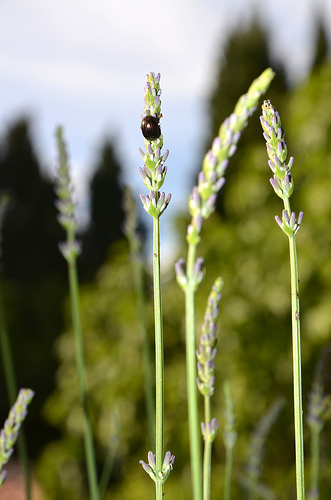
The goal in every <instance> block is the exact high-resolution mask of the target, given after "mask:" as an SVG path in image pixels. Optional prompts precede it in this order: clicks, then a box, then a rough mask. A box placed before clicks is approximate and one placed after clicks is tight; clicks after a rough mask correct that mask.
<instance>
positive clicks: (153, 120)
mask: <svg viewBox="0 0 331 500" xmlns="http://www.w3.org/2000/svg"><path fill="white" fill-rule="evenodd" d="M160 96H161V88H160V73H158V74H157V75H155V73H149V74H148V75H147V83H146V87H145V105H144V113H143V116H142V117H141V118H142V122H141V130H142V133H143V136H144V138H145V148H146V153H144V152H143V151H142V150H141V149H140V150H139V151H140V155H141V157H142V160H143V162H144V167H143V168H139V173H140V175H141V178H142V180H143V182H144V184H145V186H146V187H147V189H149V194H148V195H146V196H143V195H140V198H141V201H142V204H143V207H144V209H145V210H146V212H147V213H148V214H149V215H151V216H152V217H153V287H154V323H155V381H156V400H155V404H156V412H155V415H156V416H155V429H156V431H155V454H153V452H151V451H150V452H149V453H148V464H146V463H145V462H144V461H143V460H141V461H140V463H141V465H142V467H143V468H144V470H145V471H146V472H147V473H148V474H149V476H150V477H151V478H152V479H153V481H154V482H155V493H156V500H161V499H162V498H163V484H164V482H165V481H166V480H167V478H168V476H169V474H170V471H171V469H172V466H173V463H174V460H175V457H174V456H173V455H171V453H170V451H168V452H167V453H166V454H165V458H163V437H164V436H163V432H164V431H163V427H164V352H163V319H162V298H161V270H160V217H161V215H162V214H163V212H164V211H165V209H166V208H167V206H168V204H169V202H170V198H171V195H170V194H168V196H167V197H166V196H165V193H164V192H160V191H159V189H161V187H162V185H163V183H164V180H165V176H166V173H167V168H166V167H165V165H164V162H165V161H166V159H167V157H168V154H169V151H166V153H165V154H164V155H162V154H161V148H162V146H163V135H162V134H161V129H160V125H159V120H160V118H161V117H162V113H161V99H160Z"/></svg>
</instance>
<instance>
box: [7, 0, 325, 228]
mask: <svg viewBox="0 0 331 500" xmlns="http://www.w3.org/2000/svg"><path fill="white" fill-rule="evenodd" d="M254 9H255V10H254ZM319 11H320V12H321V13H322V14H323V17H324V18H325V19H326V20H327V25H328V27H329V31H331V2H330V1H329V0H277V2H275V1H274V0H273V1H270V0H263V1H262V0H255V1H253V0H231V1H229V0H218V1H217V0H163V1H160V0H153V1H151V0H149V1H146V0H117V1H116V2H115V1H112V0H93V2H92V1H91V0H57V1H56V2H51V1H45V0H29V1H26V0H2V1H1V3H0V96H1V98H0V131H3V130H5V129H6V127H7V126H8V124H9V123H10V122H12V121H13V120H15V118H18V117H19V116H21V115H22V114H24V113H25V114H28V115H30V116H31V117H32V118H33V124H34V138H35V141H36V144H37V145H38V152H39V154H40V157H41V158H42V159H43V161H44V163H45V165H47V166H48V167H49V168H51V169H52V168H54V165H55V158H56V152H55V148H54V130H55V127H56V126H57V125H59V124H62V125H63V126H64V128H65V133H66V138H67V141H68V144H69V152H70V157H71V165H72V169H73V175H74V179H75V183H76V192H77V197H78V199H79V201H80V205H81V213H84V206H85V205H86V196H85V194H86V193H85V187H86V179H87V176H88V175H89V167H90V166H91V163H92V162H93V160H94V159H95V155H96V151H97V150H98V148H99V146H100V144H101V141H102V138H103V137H105V136H110V137H113V138H114V140H115V142H116V146H117V149H118V152H119V154H120V156H121V161H122V164H123V166H124V171H125V182H126V183H129V184H130V185H131V186H132V187H133V188H134V190H135V191H136V192H137V193H138V192H139V191H141V192H144V191H145V187H144V186H143V184H142V182H141V180H140V177H139V174H138V167H139V166H141V160H140V156H139V153H138V148H139V147H143V140H142V136H141V132H140V129H139V126H140V113H141V112H142V107H143V88H144V84H145V78H146V77H145V75H146V73H147V72H148V71H156V72H160V73H161V75H162V77H161V86H162V89H163V95H162V97H163V99H162V109H163V116H164V118H163V119H162V132H163V135H164V141H165V149H169V150H170V155H169V159H168V161H167V166H168V168H169V172H168V176H167V179H166V183H165V185H164V190H165V191H166V192H167V193H168V192H172V193H173V201H172V203H171V205H170V207H169V211H170V208H171V212H172V214H175V213H176V211H178V208H180V207H182V206H183V203H184V202H183V200H186V199H187V195H188V193H189V191H190V187H191V186H190V182H192V174H191V172H192V169H193V168H195V167H196V161H195V160H194V158H195V156H196V155H199V156H200V154H201V151H200V147H201V142H202V141H201V139H199V136H200V135H201V131H202V132H203V130H204V127H205V124H206V114H205V109H206V108H205V103H206V100H207V99H208V96H209V93H210V90H211V88H212V86H213V81H214V77H215V66H216V65H215V62H216V60H217V59H218V57H219V53H220V50H221V47H222V45H223V44H224V42H225V41H226V39H227V36H228V34H229V33H230V32H231V30H232V29H233V28H235V27H238V26H240V25H242V26H244V25H245V23H247V22H248V21H249V19H250V15H251V14H252V12H258V13H259V16H260V19H261V20H262V22H263V24H264V25H265V26H266V27H267V29H268V31H269V33H270V38H271V42H272V51H273V53H274V54H275V56H277V57H278V58H281V59H282V60H283V61H284V62H285V64H286V67H287V69H288V71H289V73H290V76H291V77H292V78H293V79H300V78H301V77H302V75H304V73H305V70H306V69H307V67H308V65H309V61H310V57H311V52H310V49H311V46H310V42H311V38H312V36H313V28H314V21H315V14H316V15H317V14H318V12H319ZM238 97H239V96H238ZM169 215H170V218H171V213H170V214H169Z"/></svg>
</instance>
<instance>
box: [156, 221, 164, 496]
mask: <svg viewBox="0 0 331 500" xmlns="http://www.w3.org/2000/svg"><path fill="white" fill-rule="evenodd" d="M153 282H154V322H155V381H156V400H155V405H156V412H155V437H156V439H155V446H156V448H155V456H156V460H155V461H156V477H157V480H156V482H155V488H156V500H162V499H163V484H162V482H161V480H160V479H159V480H158V478H161V475H162V464H163V407H164V382H163V379H164V361H163V357H164V354H163V323H162V298H161V271H160V219H159V217H154V218H153Z"/></svg>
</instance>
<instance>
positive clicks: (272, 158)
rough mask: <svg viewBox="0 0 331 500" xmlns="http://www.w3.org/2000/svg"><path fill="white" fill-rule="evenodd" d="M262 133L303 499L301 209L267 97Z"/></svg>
mask: <svg viewBox="0 0 331 500" xmlns="http://www.w3.org/2000/svg"><path fill="white" fill-rule="evenodd" d="M260 121H261V126H262V129H263V137H264V139H265V140H266V146H267V153H268V157H269V161H268V165H269V167H270V169H271V171H272V173H273V177H272V178H271V179H270V183H271V185H272V187H273V189H274V191H275V193H276V194H277V195H278V196H279V197H280V198H281V199H282V200H283V203H284V210H283V212H282V220H280V218H279V217H278V216H276V217H275V219H276V222H277V224H278V225H279V226H280V228H281V229H282V231H283V232H284V233H285V234H286V236H287V237H288V240H289V253H290V272H291V310H292V351H293V396H294V428H295V457H296V487H297V500H304V498H305V485H304V451H303V418H302V380H301V339H300V305H299V276H298V260H297V251H296V241H295V235H296V233H297V232H298V230H299V228H300V225H301V222H302V217H303V212H300V213H299V215H298V218H296V215H295V213H294V212H291V207H290V196H291V194H292V193H293V189H294V184H293V179H292V174H291V169H292V166H293V161H294V158H293V157H291V158H290V159H289V161H288V163H286V160H287V145H286V142H285V139H284V137H285V133H284V130H283V129H282V128H281V120H280V116H279V113H278V111H277V110H276V109H275V108H274V107H273V106H272V104H271V102H270V101H269V100H265V101H264V102H263V105H262V116H261V117H260Z"/></svg>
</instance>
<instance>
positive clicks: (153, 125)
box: [140, 115, 161, 141]
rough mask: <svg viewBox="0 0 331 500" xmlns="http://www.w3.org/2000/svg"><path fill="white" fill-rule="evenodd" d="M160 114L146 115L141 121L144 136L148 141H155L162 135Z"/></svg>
mask: <svg viewBox="0 0 331 500" xmlns="http://www.w3.org/2000/svg"><path fill="white" fill-rule="evenodd" d="M159 118H160V116H159V115H157V116H153V115H146V116H145V117H144V118H143V119H142V122H141V125H140V128H141V131H142V134H143V136H144V137H145V139H147V140H148V141H155V139H158V138H159V137H160V135H161V128H160V124H159Z"/></svg>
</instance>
